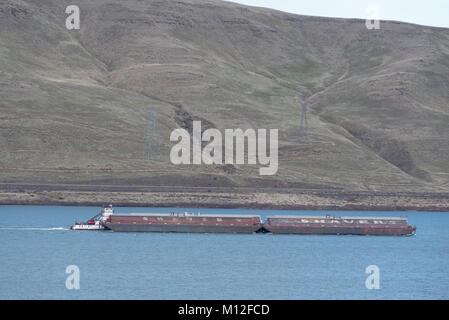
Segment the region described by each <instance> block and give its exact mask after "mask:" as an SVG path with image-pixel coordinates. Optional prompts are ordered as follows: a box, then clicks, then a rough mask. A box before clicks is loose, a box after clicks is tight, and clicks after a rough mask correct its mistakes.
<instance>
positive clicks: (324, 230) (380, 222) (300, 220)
mask: <svg viewBox="0 0 449 320" xmlns="http://www.w3.org/2000/svg"><path fill="white" fill-rule="evenodd" d="M263 228H264V229H265V230H266V231H267V232H271V233H273V234H316V235H320V234H326V235H373V236H409V235H413V234H414V232H415V231H416V227H414V226H410V225H409V224H408V223H407V220H406V219H399V218H364V217H357V218H353V217H342V218H335V217H331V216H329V215H327V216H325V217H305V216H302V217H301V216H277V217H268V218H267V220H266V222H265V223H264V224H263Z"/></svg>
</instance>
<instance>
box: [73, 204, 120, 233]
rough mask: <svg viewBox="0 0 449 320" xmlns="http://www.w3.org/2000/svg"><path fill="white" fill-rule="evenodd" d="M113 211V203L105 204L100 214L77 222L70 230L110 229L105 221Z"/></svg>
mask: <svg viewBox="0 0 449 320" xmlns="http://www.w3.org/2000/svg"><path fill="white" fill-rule="evenodd" d="M113 213H114V209H113V207H112V205H109V206H106V207H105V206H103V207H102V208H101V212H100V213H99V214H97V215H96V216H94V217H92V218H90V219H89V220H87V221H86V222H75V224H74V225H73V226H71V227H70V230H108V228H106V227H105V226H104V225H103V222H104V221H105V220H106V219H108V218H109V216H110V215H111V214H113Z"/></svg>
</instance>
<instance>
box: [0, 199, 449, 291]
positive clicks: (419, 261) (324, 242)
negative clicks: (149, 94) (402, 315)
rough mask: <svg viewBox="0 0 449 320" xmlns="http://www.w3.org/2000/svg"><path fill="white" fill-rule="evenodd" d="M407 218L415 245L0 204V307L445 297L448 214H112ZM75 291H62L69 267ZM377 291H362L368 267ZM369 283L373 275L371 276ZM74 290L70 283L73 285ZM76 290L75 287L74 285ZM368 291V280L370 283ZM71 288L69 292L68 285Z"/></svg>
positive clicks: (406, 240)
mask: <svg viewBox="0 0 449 320" xmlns="http://www.w3.org/2000/svg"><path fill="white" fill-rule="evenodd" d="M115 210H116V212H120V213H130V212H171V211H175V212H184V211H187V212H195V213H196V212H201V213H243V214H253V213H256V214H259V215H261V216H262V217H265V216H266V215H272V214H283V215H285V214H292V215H295V214H296V215H298V214H300V215H318V216H320V215H323V214H325V213H330V214H332V215H333V214H335V215H337V216H340V215H341V216H392V217H399V216H405V215H407V216H408V218H409V223H410V224H412V225H416V226H417V234H416V236H412V237H373V236H299V235H271V234H251V235H236V234H164V233H114V232H109V231H71V230H69V229H68V228H69V226H70V225H71V224H73V222H74V221H75V220H77V221H85V220H87V219H88V218H90V217H92V216H94V215H95V214H97V213H98V212H99V208H98V207H62V206H61V207H59V206H0V243H1V245H0V299H448V298H449V213H435V212H432V213H427V212H407V213H404V212H332V211H326V212H320V211H313V212H312V211H268V210H235V209H191V208H183V209H175V208H125V207H122V208H115ZM72 265H74V266H76V267H77V268H78V270H79V289H72V290H70V289H68V288H67V286H66V280H67V277H71V276H73V273H66V268H67V267H68V266H72ZM371 265H375V266H377V267H378V270H379V273H378V275H379V277H378V279H379V285H380V288H379V289H368V288H367V287H366V279H367V277H370V274H367V273H366V268H367V267H368V266H371ZM371 277H372V275H371ZM69 282H70V281H69ZM70 283H74V282H70ZM370 283H372V282H370ZM69 287H70V285H69Z"/></svg>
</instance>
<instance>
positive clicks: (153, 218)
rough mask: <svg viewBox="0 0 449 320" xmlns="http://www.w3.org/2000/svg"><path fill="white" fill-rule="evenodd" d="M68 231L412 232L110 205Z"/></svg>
mask: <svg viewBox="0 0 449 320" xmlns="http://www.w3.org/2000/svg"><path fill="white" fill-rule="evenodd" d="M70 229H72V230H112V231H116V232H182V233H247V234H248V233H272V234H327V235H376V236H408V235H413V234H414V233H415V231H416V227H415V226H410V225H409V224H408V222H407V219H403V218H392V217H385V218H377V217H338V218H337V217H335V216H331V215H325V216H324V217H319V216H270V217H267V218H266V220H265V221H262V220H261V218H260V216H258V215H235V214H223V215H215V214H199V213H198V214H189V213H187V212H184V213H174V212H172V213H143V214H142V213H131V214H115V213H114V211H113V207H112V205H109V206H107V207H103V208H102V210H101V213H99V214H98V215H96V216H95V217H93V218H91V219H90V220H88V221H87V222H85V223H75V224H74V225H73V226H72V227H71V228H70Z"/></svg>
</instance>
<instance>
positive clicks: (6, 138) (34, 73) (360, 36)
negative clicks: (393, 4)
mask: <svg viewBox="0 0 449 320" xmlns="http://www.w3.org/2000/svg"><path fill="white" fill-rule="evenodd" d="M69 4H72V3H71V1H60V0H39V1H26V0H0V97H1V99H0V183H3V184H6V183H30V184H68V185H71V184H108V185H109V184H113V185H123V186H128V185H168V186H170V185H172V186H174V185H176V186H179V185H185V186H208V187H209V186H211V187H213V186H217V187H222V186H225V187H228V186H231V187H232V186H237V187H238V186H246V187H248V186H251V187H254V186H257V187H295V188H305V189H310V188H312V189H333V188H336V189H346V190H354V191H358V190H363V191H388V192H395V191H431V192H449V30H448V29H442V28H431V27H425V26H418V25H412V24H407V23H400V22H382V23H381V29H380V30H367V29H366V27H365V22H364V21H362V20H348V19H330V18H320V17H308V16H300V15H294V14H288V13H283V12H279V11H274V10H268V9H262V8H252V7H247V6H241V5H238V4H234V3H228V2H222V1H215V0H214V1H209V0H200V1H197V0H178V1H171V0H170V1H167V0H161V1H139V0H130V1H120V0H96V1H87V0H78V1H77V4H78V5H79V7H80V9H81V29H80V30H67V29H66V28H65V18H66V16H67V15H66V14H65V8H66V6H67V5H69ZM303 95H306V96H308V97H310V98H309V114H308V124H309V136H308V137H306V138H300V137H299V135H298V131H299V123H300V117H301V105H300V101H301V97H302V96H303ZM153 107H154V108H155V109H156V110H157V115H158V128H157V137H155V138H154V139H153V145H152V151H153V156H152V159H151V160H150V161H147V160H145V159H144V150H145V139H146V135H147V131H148V127H149V122H150V115H151V110H152V108H153ZM195 119H196V120H203V124H204V125H207V126H209V127H216V128H219V129H220V130H224V128H239V127H240V128H242V129H246V128H267V129H270V128H279V139H280V140H279V145H280V148H279V155H280V158H279V170H278V173H277V175H275V176H272V177H261V176H259V174H258V168H259V165H257V166H248V165H234V166H205V165H202V166H195V165H190V166H175V165H172V164H171V163H170V161H169V152H170V148H171V146H173V144H174V143H171V142H170V141H169V135H170V132H171V131H172V130H173V129H175V128H177V127H180V126H184V127H189V124H190V123H191V121H192V120H195Z"/></svg>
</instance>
